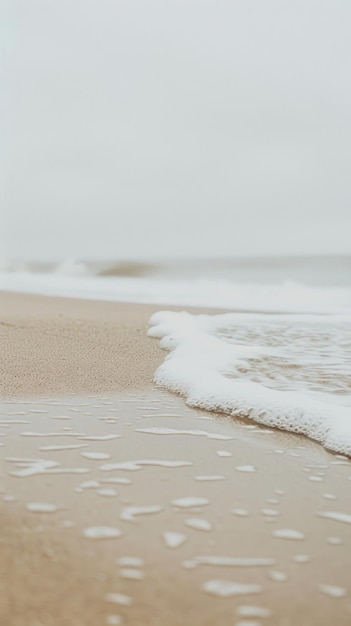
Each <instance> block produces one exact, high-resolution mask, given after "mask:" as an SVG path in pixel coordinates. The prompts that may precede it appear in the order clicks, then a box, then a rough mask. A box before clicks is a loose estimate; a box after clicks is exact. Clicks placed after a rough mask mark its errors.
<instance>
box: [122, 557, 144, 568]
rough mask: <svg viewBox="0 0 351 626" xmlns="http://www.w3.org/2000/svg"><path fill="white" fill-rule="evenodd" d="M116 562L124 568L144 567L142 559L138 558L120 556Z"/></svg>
mask: <svg viewBox="0 0 351 626" xmlns="http://www.w3.org/2000/svg"><path fill="white" fill-rule="evenodd" d="M117 562H118V563H119V565H123V566H125V567H144V565H145V561H144V559H141V558H140V557H138V556H121V557H120V558H119V559H117Z"/></svg>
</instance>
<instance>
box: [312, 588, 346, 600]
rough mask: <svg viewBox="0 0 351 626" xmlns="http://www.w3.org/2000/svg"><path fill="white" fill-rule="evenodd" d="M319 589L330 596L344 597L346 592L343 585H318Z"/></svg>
mask: <svg viewBox="0 0 351 626" xmlns="http://www.w3.org/2000/svg"><path fill="white" fill-rule="evenodd" d="M319 589H320V590H321V592H322V593H325V594H326V595H327V596H331V597H332V598H344V597H345V596H346V593H347V591H346V589H344V587H336V586H335V585H319Z"/></svg>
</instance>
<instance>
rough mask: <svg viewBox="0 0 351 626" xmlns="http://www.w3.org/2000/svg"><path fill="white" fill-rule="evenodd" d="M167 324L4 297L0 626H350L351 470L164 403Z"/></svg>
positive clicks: (94, 305)
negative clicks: (161, 379)
mask: <svg viewBox="0 0 351 626" xmlns="http://www.w3.org/2000/svg"><path fill="white" fill-rule="evenodd" d="M159 308H160V307H157V308H155V307H152V306H144V305H135V304H133V305H127V304H112V303H103V302H85V301H74V300H64V299H57V298H45V297H39V296H38V297H36V296H22V295H13V294H2V295H1V319H0V329H1V345H2V349H1V352H0V359H1V365H0V384H1V392H0V393H1V397H2V400H1V402H0V411H1V413H0V444H3V445H0V459H1V470H2V471H1V476H0V523H1V536H0V624H1V626H2V625H4V626H83V625H84V626H96V625H99V626H103V625H104V624H112V625H113V623H117V624H118V621H120V623H123V624H127V625H131V626H137V625H138V626H144V625H145V626H151V625H152V626H161V625H162V626H176V625H177V626H178V625H179V626H180V625H182V626H183V625H185V626H188V625H189V626H212V625H213V626H214V625H216V626H234V625H236V624H240V623H241V622H242V623H243V624H244V623H246V625H247V626H248V624H249V622H250V620H251V622H253V621H256V622H257V623H258V624H269V625H270V626H275V625H277V626H289V625H290V624H291V625H295V624H299V626H313V625H314V624H315V625H316V626H317V625H318V626H329V625H330V624H332V623H334V624H335V625H338V626H339V625H341V626H343V625H344V624H345V626H346V624H349V623H350V620H351V574H350V565H351V557H350V530H351V524H349V523H347V521H345V522H340V521H337V520H331V519H327V518H325V517H322V516H320V515H319V514H320V513H323V512H324V513H325V512H328V511H329V512H330V511H331V512H339V513H340V512H341V513H343V514H344V515H346V516H347V515H351V505H350V496H349V493H350V486H351V484H350V477H351V464H350V462H349V461H348V460H347V459H341V458H339V457H337V456H335V455H333V454H331V453H329V452H327V451H326V450H324V449H323V448H322V447H321V446H319V445H318V444H316V443H314V442H312V441H309V440H307V439H306V438H304V437H299V436H295V435H291V434H288V433H282V432H278V431H273V432H267V431H266V429H264V428H261V427H259V426H256V427H255V426H254V425H252V424H250V423H245V422H243V421H239V420H232V419H229V418H225V417H223V416H218V415H214V414H211V415H209V414H206V413H204V412H203V411H195V410H193V409H190V408H189V407H187V406H186V405H185V403H184V402H183V400H182V398H179V397H177V396H174V395H172V394H169V393H168V392H166V391H164V390H160V389H157V388H155V387H154V386H153V384H152V376H153V372H154V370H155V368H156V367H157V366H158V364H159V363H161V361H162V359H163V358H164V356H165V353H164V352H163V351H162V350H160V348H159V346H158V342H157V341H156V340H151V339H149V338H147V336H146V327H147V321H148V319H149V317H150V315H151V314H152V312H153V311H155V310H157V309H159ZM166 308H171V307H166ZM172 308H173V307H172ZM165 428H167V429H168V431H167V432H166V433H165V432H164V431H161V430H160V429H165ZM161 432H163V434H160V433H161ZM38 459H41V462H38ZM35 461H36V462H35ZM243 469H246V470H247V469H250V470H252V471H243ZM189 498H196V499H194V500H189ZM33 504H34V505H35V506H33ZM43 505H46V508H47V509H50V506H51V508H52V509H53V510H46V511H45V510H43V512H40V509H45V507H43ZM47 505H49V507H48V506H47ZM140 507H141V508H140ZM144 507H146V508H144ZM38 509H39V510H38ZM345 519H346V520H347V519H348V518H345ZM189 520H190V521H189ZM194 520H195V522H194ZM199 526H201V528H199ZM102 527H103V528H104V527H107V528H109V529H111V528H112V529H113V531H114V534H115V535H117V534H119V533H120V536H115V537H110V538H100V539H98V538H95V539H94V538H92V535H94V534H95V535H96V534H98V535H99V534H101V533H102ZM89 529H90V530H89ZM91 529H94V530H93V531H92V530H91ZM286 529H288V530H289V529H290V531H291V530H293V531H295V533H291V532H290V533H289V532H286ZM277 531H278V532H277ZM279 531H280V532H279ZM281 531H285V532H283V533H282V532H281ZM109 532H110V533H111V530H110V531H109ZM105 533H106V531H105ZM277 535H278V536H277ZM279 535H283V536H279ZM289 535H292V536H295V535H296V537H297V538H289ZM171 544H174V545H175V547H170V545H171ZM301 555H302V556H301ZM126 557H127V560H126V561H123V560H122V561H121V559H123V558H124V559H125V558H126ZM131 557H133V558H134V559H135V558H137V559H142V565H140V564H139V563H138V561H137V562H135V561H133V560H132V561H130V560H128V558H129V559H130V558H131ZM217 557H219V560H218V558H217ZM223 557H225V558H224V560H223ZM228 557H230V559H231V560H229V561H228ZM216 558H217V560H215V561H214V559H216ZM206 559H207V561H206ZM247 559H250V560H249V561H248V560H247ZM262 559H263V560H262ZM218 580H219V581H226V585H224V584H223V582H222V583H221V584H218V583H214V582H213V581H218ZM234 583H236V584H237V586H234ZM238 585H239V586H238ZM240 585H241V586H240ZM242 585H246V587H242ZM247 585H249V586H251V587H247ZM252 586H253V587H252ZM239 591H240V592H241V594H242V595H237V594H238V592H239ZM219 592H222V593H225V592H226V593H227V594H229V595H227V596H221V595H218V593H219ZM111 594H119V595H117V596H116V595H111ZM121 594H122V597H121ZM125 596H126V597H127V598H126V597H125ZM116 600H117V603H116V602H115V601H116ZM121 602H124V603H122V604H121ZM243 605H244V606H253V605H254V606H256V607H260V608H261V609H265V611H266V617H263V616H262V617H250V618H249V617H246V618H245V617H243V616H240V611H241V612H243V611H244V609H240V607H242V606H243ZM244 612H245V611H244ZM112 616H114V617H112ZM117 616H118V617H117Z"/></svg>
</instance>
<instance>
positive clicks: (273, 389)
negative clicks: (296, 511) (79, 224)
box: [0, 255, 351, 455]
mask: <svg viewBox="0 0 351 626" xmlns="http://www.w3.org/2000/svg"><path fill="white" fill-rule="evenodd" d="M0 270H1V271H0V289H1V290H7V291H16V292H22V293H37V294H46V295H52V296H65V297H72V298H85V299H96V300H107V301H121V302H139V303H152V304H154V305H159V306H160V312H159V313H157V314H155V315H154V316H153V317H152V318H151V320H150V328H149V331H148V332H149V335H150V336H151V337H154V338H155V340H159V341H160V342H161V346H162V347H163V348H164V349H165V350H167V351H168V352H169V354H168V355H167V356H166V358H165V361H164V363H163V364H162V365H161V367H160V368H159V370H158V371H157V372H155V381H156V382H157V383H158V384H159V385H162V386H164V387H166V388H168V389H170V390H172V391H174V392H177V393H180V394H182V395H183V396H184V397H185V398H186V401H187V403H188V404H190V405H191V406H197V407H201V408H203V409H207V410H209V411H221V412H224V413H227V414H230V415H233V416H237V417H245V418H249V419H252V420H253V421H255V422H259V423H261V424H265V426H269V427H275V428H280V429H284V430H288V431H293V432H298V433H304V434H305V435H307V436H308V437H311V438H312V439H315V440H317V441H320V442H321V443H322V444H323V445H324V446H326V447H327V448H328V449H331V450H333V451H335V452H338V453H340V454H345V455H351V256H347V255H344V256H311V257H309V256H304V257H301V256H300V257H284V256H280V257H267V256H266V257H247V258H244V257H243V258H238V257H237V258H229V259H228V258H225V259H218V258H215V259H196V260H194V259H189V260H184V259H183V260H178V261H177V260H162V261H158V260H157V259H156V260H155V261H152V262H150V261H148V262H145V263H144V262H143V261H140V260H137V261H133V260H127V261H124V260H107V261H87V260H80V259H66V260H63V261H60V262H57V263H34V262H31V263H26V262H18V261H16V262H13V261H12V262H7V263H3V264H2V267H1V268H0ZM167 305H169V306H170V305H177V306H180V307H181V308H182V309H183V311H180V312H174V311H172V312H170V311H167ZM189 307H198V308H199V309H200V311H199V313H198V314H196V315H195V314H193V313H191V312H189V311H188V310H187V308H189ZM201 309H203V312H202V311H201ZM217 310H218V312H213V311H217ZM208 311H211V314H208Z"/></svg>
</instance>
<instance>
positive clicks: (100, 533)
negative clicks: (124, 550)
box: [83, 526, 122, 539]
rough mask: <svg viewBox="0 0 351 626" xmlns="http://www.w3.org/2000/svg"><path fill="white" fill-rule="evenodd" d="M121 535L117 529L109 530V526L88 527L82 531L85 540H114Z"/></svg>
mask: <svg viewBox="0 0 351 626" xmlns="http://www.w3.org/2000/svg"><path fill="white" fill-rule="evenodd" d="M121 534H122V533H121V531H120V530H119V529H118V528H111V526H90V528H84V530H83V535H84V537H86V538H87V539H116V538H117V537H120V536H121Z"/></svg>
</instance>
